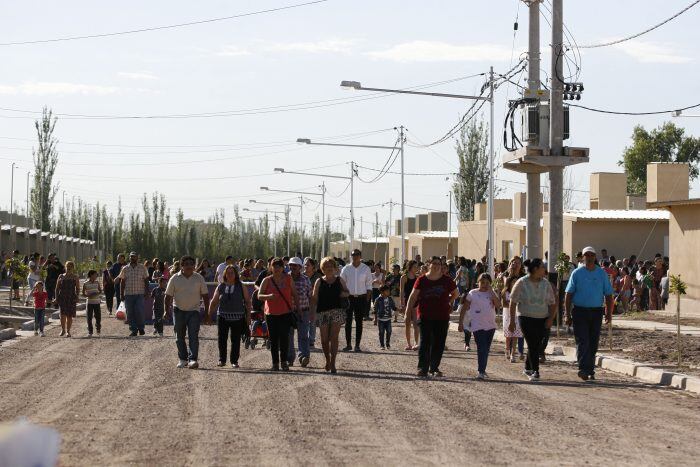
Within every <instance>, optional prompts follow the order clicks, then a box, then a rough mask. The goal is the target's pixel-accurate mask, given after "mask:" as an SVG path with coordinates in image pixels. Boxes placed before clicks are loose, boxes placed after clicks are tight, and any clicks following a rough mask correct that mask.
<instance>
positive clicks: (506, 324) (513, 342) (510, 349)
mask: <svg viewBox="0 0 700 467" xmlns="http://www.w3.org/2000/svg"><path fill="white" fill-rule="evenodd" d="M518 280H520V277H519V276H517V275H510V276H508V277H507V278H506V280H505V285H504V287H503V294H502V296H503V337H505V338H506V360H508V361H510V362H511V363H515V347H516V346H517V347H518V353H519V354H520V357H521V358H520V359H521V360H522V359H523V358H522V357H523V348H522V347H521V346H520V345H518V344H519V342H520V339H522V338H523V333H522V331H521V330H520V323H519V322H518V320H516V321H515V328H514V329H513V330H512V331H511V326H510V323H511V322H513V321H512V319H511V317H510V313H509V312H508V307H509V306H510V295H511V293H512V291H513V287H514V286H515V283H516V282H518Z"/></svg>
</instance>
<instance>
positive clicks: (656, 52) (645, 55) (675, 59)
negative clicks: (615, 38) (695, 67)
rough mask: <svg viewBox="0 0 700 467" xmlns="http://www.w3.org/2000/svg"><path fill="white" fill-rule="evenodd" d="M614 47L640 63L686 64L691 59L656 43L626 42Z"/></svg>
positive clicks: (676, 49)
mask: <svg viewBox="0 0 700 467" xmlns="http://www.w3.org/2000/svg"><path fill="white" fill-rule="evenodd" d="M614 47H615V48H616V49H618V50H620V51H621V52H624V53H626V54H627V55H629V56H630V57H632V58H634V59H635V60H637V61H638V62H641V63H688V62H692V61H693V58H692V57H688V56H685V55H682V54H680V53H679V51H678V47H675V46H673V45H672V44H662V43H657V42H645V41H638V40H633V41H628V42H623V43H621V44H616V45H614Z"/></svg>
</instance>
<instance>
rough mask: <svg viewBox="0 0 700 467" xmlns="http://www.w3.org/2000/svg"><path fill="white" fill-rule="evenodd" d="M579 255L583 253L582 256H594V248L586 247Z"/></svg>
mask: <svg viewBox="0 0 700 467" xmlns="http://www.w3.org/2000/svg"><path fill="white" fill-rule="evenodd" d="M581 253H583V254H584V255H585V254H586V253H593V254H594V255H595V254H596V252H595V248H593V247H592V246H587V247H586V248H584V249H583V251H582V252H581Z"/></svg>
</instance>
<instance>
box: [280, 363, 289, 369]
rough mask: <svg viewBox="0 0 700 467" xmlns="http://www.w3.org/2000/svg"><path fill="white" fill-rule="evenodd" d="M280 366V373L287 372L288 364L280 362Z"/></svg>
mask: <svg viewBox="0 0 700 467" xmlns="http://www.w3.org/2000/svg"><path fill="white" fill-rule="evenodd" d="M280 366H281V367H282V371H289V363H287V362H282V364H281V365H280Z"/></svg>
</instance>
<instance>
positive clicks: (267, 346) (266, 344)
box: [265, 339, 270, 350]
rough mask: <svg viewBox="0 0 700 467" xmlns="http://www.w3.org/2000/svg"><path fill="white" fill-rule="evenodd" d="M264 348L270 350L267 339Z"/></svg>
mask: <svg viewBox="0 0 700 467" xmlns="http://www.w3.org/2000/svg"><path fill="white" fill-rule="evenodd" d="M265 348H267V350H270V340H269V339H268V340H267V341H265Z"/></svg>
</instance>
